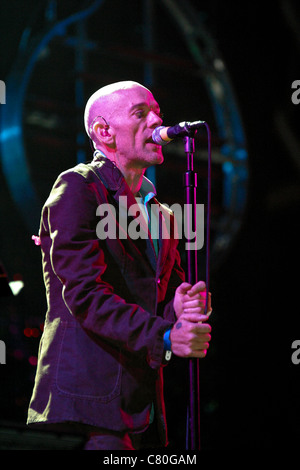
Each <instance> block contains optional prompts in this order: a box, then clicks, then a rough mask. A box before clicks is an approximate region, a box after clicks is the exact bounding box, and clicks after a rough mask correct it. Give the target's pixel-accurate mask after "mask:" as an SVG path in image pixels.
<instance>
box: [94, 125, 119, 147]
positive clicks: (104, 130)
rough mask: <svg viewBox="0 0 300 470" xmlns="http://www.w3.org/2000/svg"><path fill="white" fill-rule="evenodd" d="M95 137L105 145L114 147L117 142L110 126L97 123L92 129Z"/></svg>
mask: <svg viewBox="0 0 300 470" xmlns="http://www.w3.org/2000/svg"><path fill="white" fill-rule="evenodd" d="M92 130H93V134H94V136H95V137H96V138H97V139H98V140H99V142H102V143H103V144H104V145H112V144H114V142H115V139H114V133H113V131H112V129H111V128H110V126H109V125H108V124H104V123H102V122H95V124H94V125H93V127H92Z"/></svg>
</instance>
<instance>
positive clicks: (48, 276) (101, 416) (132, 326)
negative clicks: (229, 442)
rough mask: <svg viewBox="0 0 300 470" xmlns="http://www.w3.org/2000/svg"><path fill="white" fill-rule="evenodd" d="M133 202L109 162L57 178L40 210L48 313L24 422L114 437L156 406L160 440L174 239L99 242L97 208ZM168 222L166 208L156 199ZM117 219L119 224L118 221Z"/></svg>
mask: <svg viewBox="0 0 300 470" xmlns="http://www.w3.org/2000/svg"><path fill="white" fill-rule="evenodd" d="M120 196H127V198H128V205H129V206H130V205H131V204H135V203H136V200H135V198H134V197H133V194H132V193H131V191H130V190H129V187H128V185H127V183H126V181H125V179H124V177H123V175H122V174H121V173H120V171H119V170H118V169H117V168H116V167H115V166H114V164H112V162H111V161H110V160H108V159H106V158H103V157H101V158H100V159H97V160H94V161H93V162H92V163H91V164H79V165H77V166H76V167H75V168H73V169H71V170H68V171H66V172H64V173H62V174H61V175H60V176H59V177H58V179H57V181H56V182H55V184H54V187H53V189H52V191H51V193H50V196H49V198H48V200H47V201H46V204H45V206H44V208H43V211H42V218H41V226H40V239H41V249H42V259H43V272H44V282H45V287H46V295H47V303H48V310H47V314H46V319H45V327H44V333H43V336H42V339H41V343H40V350H39V360H38V367H37V372H36V379H35V385H34V390H33V395H32V398H31V402H30V406H29V412H28V424H31V425H33V424H37V423H40V424H49V423H66V422H76V423H83V424H87V425H91V426H97V427H101V428H107V429H110V430H116V431H123V430H129V431H133V432H134V431H139V430H142V429H146V427H147V426H148V424H149V415H150V410H151V406H152V403H154V407H155V414H156V418H157V420H158V423H159V429H160V436H161V440H162V443H163V444H166V442H167V434H166V422H165V410H164V402H163V396H162V393H163V389H162V367H163V364H164V346H163V334H164V332H165V330H166V329H167V328H169V327H170V326H171V325H172V324H173V323H174V322H175V312H174V309H173V296H174V292H175V289H176V287H177V286H178V285H179V284H180V283H181V282H182V281H183V280H184V272H183V270H182V268H181V267H180V259H179V254H178V250H177V244H178V240H176V239H175V238H174V234H173V233H172V232H173V230H174V215H173V214H172V215H171V229H170V232H171V233H169V236H168V237H167V238H164V239H160V240H159V246H160V248H159V254H158V258H157V257H156V255H155V251H154V249H153V244H152V240H151V239H150V238H149V237H148V238H146V239H142V238H139V239H137V240H131V239H130V238H129V237H127V238H123V237H122V238H121V239H120V238H117V239H106V240H100V239H99V238H98V237H97V234H96V226H97V224H98V223H99V221H100V218H99V216H97V215H96V210H97V207H98V206H99V205H100V204H103V203H109V204H113V205H114V207H115V208H116V213H118V202H119V198H120ZM154 203H155V204H156V205H157V207H159V208H160V212H161V213H162V217H161V219H162V229H163V230H168V228H167V225H166V224H165V220H164V219H165V216H166V217H167V216H170V211H169V210H168V209H167V208H165V207H163V206H162V205H160V204H159V203H158V201H156V200H155V202H154ZM116 223H117V221H116Z"/></svg>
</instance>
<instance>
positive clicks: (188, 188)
mask: <svg viewBox="0 0 300 470" xmlns="http://www.w3.org/2000/svg"><path fill="white" fill-rule="evenodd" d="M200 122H201V124H200ZM199 124H200V126H202V125H204V126H205V127H206V131H207V135H208V171H207V173H208V178H207V182H208V185H207V220H206V280H205V282H206V290H207V294H208V292H209V282H210V281H209V274H210V273H209V258H210V208H211V134H210V128H209V126H208V124H207V123H206V122H205V121H199ZM200 126H198V125H197V127H200ZM196 132H197V130H196V129H190V130H188V132H187V133H186V135H185V136H184V137H183V141H184V146H185V153H186V156H187V171H186V173H185V174H184V178H183V179H184V182H183V184H184V194H185V204H188V205H187V206H185V207H188V208H190V207H192V211H190V210H188V211H187V220H185V223H186V224H187V232H186V233H187V236H186V239H187V241H188V243H190V242H191V240H192V234H196V235H195V237H196V238H195V240H194V247H195V249H193V250H191V249H189V248H190V247H189V246H188V247H187V249H186V254H187V280H188V282H189V283H190V284H192V285H193V284H195V283H196V282H197V281H198V264H197V253H198V252H197V243H196V240H197V232H196V228H197V223H196V219H197V213H196V210H197V197H196V196H197V194H196V188H197V174H196V173H195V172H194V161H193V158H194V153H195V134H196ZM207 308H208V295H207V296H206V306H205V313H207ZM189 381H190V383H189V407H188V413H187V439H186V447H187V449H192V450H200V383H199V359H198V358H191V359H190V360H189Z"/></svg>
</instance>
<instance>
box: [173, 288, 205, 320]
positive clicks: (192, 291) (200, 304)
mask: <svg viewBox="0 0 300 470" xmlns="http://www.w3.org/2000/svg"><path fill="white" fill-rule="evenodd" d="M205 305H206V285H205V282H203V281H199V282H197V283H196V284H194V285H193V286H191V284H189V283H187V282H183V283H182V284H180V286H178V287H177V289H176V292H175V298H174V310H175V313H176V316H177V318H179V317H180V316H181V315H182V314H183V313H200V314H204V312H205ZM207 307H208V308H207V314H208V315H210V313H211V311H212V308H211V294H210V292H209V294H208V305H207Z"/></svg>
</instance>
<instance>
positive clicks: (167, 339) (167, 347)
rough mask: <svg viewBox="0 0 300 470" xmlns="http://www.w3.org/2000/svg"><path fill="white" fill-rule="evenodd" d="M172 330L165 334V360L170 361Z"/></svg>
mask: <svg viewBox="0 0 300 470" xmlns="http://www.w3.org/2000/svg"><path fill="white" fill-rule="evenodd" d="M170 333H171V328H168V329H167V330H166V331H165V333H164V350H165V360H166V361H169V360H170V359H171V356H172V343H171V338H170Z"/></svg>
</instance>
